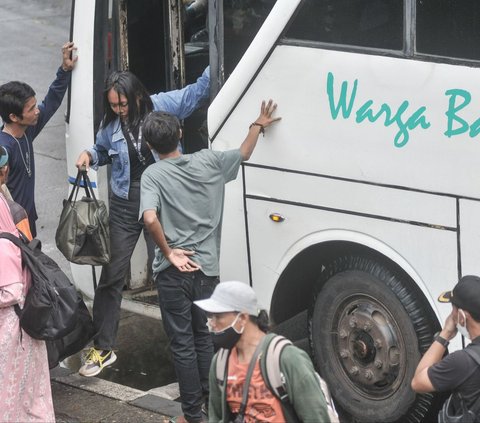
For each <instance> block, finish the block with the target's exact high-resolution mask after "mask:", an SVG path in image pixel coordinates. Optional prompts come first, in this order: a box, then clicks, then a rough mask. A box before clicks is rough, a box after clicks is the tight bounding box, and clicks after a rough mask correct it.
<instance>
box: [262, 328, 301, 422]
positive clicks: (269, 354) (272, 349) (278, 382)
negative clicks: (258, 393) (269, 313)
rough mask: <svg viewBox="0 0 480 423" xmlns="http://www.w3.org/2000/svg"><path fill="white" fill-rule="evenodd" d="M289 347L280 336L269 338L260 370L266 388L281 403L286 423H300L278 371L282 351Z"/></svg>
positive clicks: (279, 370) (286, 340)
mask: <svg viewBox="0 0 480 423" xmlns="http://www.w3.org/2000/svg"><path fill="white" fill-rule="evenodd" d="M289 345H292V342H291V341H290V340H289V339H287V338H285V337H283V336H281V335H276V336H274V337H273V338H271V340H270V342H269V344H268V347H267V350H266V352H265V354H264V356H263V357H262V359H261V361H262V364H263V366H261V369H262V376H263V379H264V381H265V384H266V385H267V388H268V389H269V390H270V391H271V392H272V393H273V395H275V397H277V398H278V399H279V400H280V402H281V403H282V410H283V414H284V417H285V419H286V420H287V421H288V422H292V423H293V422H300V419H299V418H298V415H297V413H296V411H295V409H294V408H293V404H292V403H291V402H290V398H289V396H288V392H287V387H286V383H285V377H284V375H283V373H282V371H281V369H280V357H281V355H282V352H283V349H284V348H285V347H288V346H289Z"/></svg>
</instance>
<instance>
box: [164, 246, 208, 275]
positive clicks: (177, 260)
mask: <svg viewBox="0 0 480 423" xmlns="http://www.w3.org/2000/svg"><path fill="white" fill-rule="evenodd" d="M194 254H195V251H187V250H182V249H180V248H173V249H172V251H171V253H170V254H169V255H168V257H167V259H168V261H169V262H170V263H172V265H173V266H175V267H176V268H177V269H178V270H180V272H195V271H196V270H200V269H201V267H200V265H198V264H197V263H195V262H194V261H193V260H192V259H191V258H190V257H189V256H192V255H194Z"/></svg>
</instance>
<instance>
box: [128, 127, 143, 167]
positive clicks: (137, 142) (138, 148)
mask: <svg viewBox="0 0 480 423" xmlns="http://www.w3.org/2000/svg"><path fill="white" fill-rule="evenodd" d="M142 123H143V121H141V122H140V124H139V129H138V139H137V140H136V139H135V137H134V136H133V134H132V131H130V126H127V125H125V129H126V132H127V136H128V138H129V139H130V142H131V143H132V144H133V147H134V148H135V151H136V152H137V157H138V160H139V161H140V163H141V164H142V165H143V166H146V164H147V160H146V159H145V157H144V156H143V154H142Z"/></svg>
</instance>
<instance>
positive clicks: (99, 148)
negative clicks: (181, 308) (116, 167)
mask: <svg viewBox="0 0 480 423" xmlns="http://www.w3.org/2000/svg"><path fill="white" fill-rule="evenodd" d="M110 148H111V143H110V137H109V136H108V134H107V131H106V129H105V128H101V129H100V130H99V131H98V132H97V136H96V139H95V145H93V146H92V147H91V148H89V149H88V152H89V153H90V155H91V156H92V163H90V165H91V166H92V167H93V168H94V169H95V170H97V169H98V167H99V166H104V165H106V164H108V163H110V161H111V160H110V156H109V155H108V150H110Z"/></svg>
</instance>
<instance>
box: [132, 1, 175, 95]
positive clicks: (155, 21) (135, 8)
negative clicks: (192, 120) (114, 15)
mask: <svg viewBox="0 0 480 423" xmlns="http://www.w3.org/2000/svg"><path fill="white" fill-rule="evenodd" d="M127 16H128V19H127V28H128V68H129V70H130V71H132V72H133V73H134V74H135V75H137V76H138V77H139V78H140V80H141V81H142V82H143V84H144V85H145V87H146V88H147V90H148V91H149V92H150V93H158V92H160V91H167V90H168V87H167V85H166V80H167V78H166V75H165V69H166V68H165V41H164V34H165V17H164V7H163V5H162V2H159V1H158V0H141V1H139V0H136V1H129V2H127Z"/></svg>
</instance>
